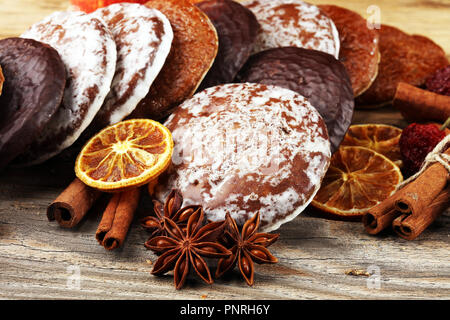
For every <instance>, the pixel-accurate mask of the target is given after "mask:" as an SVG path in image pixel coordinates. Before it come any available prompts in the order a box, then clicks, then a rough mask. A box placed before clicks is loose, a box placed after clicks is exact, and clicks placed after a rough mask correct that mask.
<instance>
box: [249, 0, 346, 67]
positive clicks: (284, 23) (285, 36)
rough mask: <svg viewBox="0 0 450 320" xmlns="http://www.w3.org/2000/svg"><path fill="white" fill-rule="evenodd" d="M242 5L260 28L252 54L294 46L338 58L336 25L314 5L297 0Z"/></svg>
mask: <svg viewBox="0 0 450 320" xmlns="http://www.w3.org/2000/svg"><path fill="white" fill-rule="evenodd" d="M243 4H244V5H245V6H246V7H248V8H249V9H250V10H252V12H253V13H254V14H255V16H256V17H257V19H258V21H259V23H260V24H261V27H262V32H261V33H260V34H259V36H258V39H257V43H256V45H255V48H254V50H253V53H257V52H260V51H263V50H266V49H270V48H278V47H289V46H294V47H300V48H306V49H314V50H318V51H323V52H326V53H329V54H331V55H333V56H334V57H335V58H336V59H337V58H338V57H339V47H340V40H339V34H338V31H337V28H336V26H335V25H334V23H333V21H332V20H331V19H330V18H328V17H327V16H326V15H325V14H323V13H322V12H321V11H320V9H319V8H318V7H317V6H314V5H312V4H309V3H306V2H303V1H301V0H249V1H246V2H245V3H243Z"/></svg>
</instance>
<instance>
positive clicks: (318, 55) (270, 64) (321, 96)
mask: <svg viewBox="0 0 450 320" xmlns="http://www.w3.org/2000/svg"><path fill="white" fill-rule="evenodd" d="M236 80H237V81H239V82H254V83H264V84H267V85H275V86H280V87H283V88H287V89H291V90H293V91H295V92H298V93H299V94H301V95H303V96H304V97H305V98H307V99H308V101H309V102H310V103H311V104H312V105H313V106H314V107H315V108H316V109H317V111H319V113H320V114H321V115H322V117H323V118H324V120H325V123H326V125H327V128H328V135H329V136H330V142H331V152H332V153H334V152H335V151H336V150H337V149H338V148H339V144H340V143H341V141H342V139H343V138H344V136H345V133H346V132H347V129H348V127H349V126H350V123H351V122H352V117H353V109H354V105H355V104H354V99H353V91H352V85H351V82H350V78H349V76H348V74H347V71H346V70H345V67H344V65H343V64H342V63H341V62H339V61H338V60H336V59H335V58H334V57H333V56H331V55H329V54H327V53H324V52H321V51H316V50H309V49H302V48H296V47H285V48H275V49H269V50H265V51H262V52H259V53H257V54H255V55H253V56H251V57H250V59H249V60H248V61H247V63H246V64H245V66H244V67H243V68H242V70H241V71H240V72H239V74H238V76H237V77H236Z"/></svg>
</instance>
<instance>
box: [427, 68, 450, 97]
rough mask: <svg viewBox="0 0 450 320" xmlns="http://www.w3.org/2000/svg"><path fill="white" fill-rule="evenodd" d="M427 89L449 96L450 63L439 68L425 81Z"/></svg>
mask: <svg viewBox="0 0 450 320" xmlns="http://www.w3.org/2000/svg"><path fill="white" fill-rule="evenodd" d="M425 86H426V88H427V90H429V91H432V92H434V93H438V94H442V95H446V96H450V65H448V66H446V67H444V68H442V69H439V70H438V71H436V73H435V74H434V75H433V76H431V77H430V78H428V80H427V82H426V83H425Z"/></svg>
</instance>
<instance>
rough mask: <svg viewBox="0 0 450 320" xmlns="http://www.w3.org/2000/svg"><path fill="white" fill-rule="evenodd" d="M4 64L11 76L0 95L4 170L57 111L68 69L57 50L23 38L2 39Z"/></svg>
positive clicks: (0, 148)
mask: <svg viewBox="0 0 450 320" xmlns="http://www.w3.org/2000/svg"><path fill="white" fill-rule="evenodd" d="M0 64H1V65H2V67H3V72H4V75H5V77H6V79H7V82H6V83H5V86H4V88H3V89H4V90H3V94H2V95H1V96H0V110H1V112H2V116H1V117H0V169H2V168H4V167H5V166H6V165H7V164H8V163H9V162H11V161H12V160H13V159H14V158H15V157H16V156H18V155H19V154H21V153H22V152H24V151H25V150H26V149H27V148H28V146H29V145H30V144H31V143H32V142H33V140H34V139H35V138H36V136H39V134H40V133H41V132H42V130H43V129H44V127H45V126H46V125H47V124H48V123H49V121H50V118H51V117H52V116H53V115H54V114H55V112H57V110H58V107H59V106H60V104H61V100H62V97H63V92H64V88H65V86H66V70H65V67H64V63H63V62H62V60H61V58H60V56H59V54H58V52H56V50H55V49H53V48H51V47H50V46H48V45H46V44H43V43H41V42H38V41H35V40H31V39H21V38H9V39H3V40H0ZM0 78H1V79H0V87H1V83H2V82H3V81H1V80H2V79H3V76H2V77H0Z"/></svg>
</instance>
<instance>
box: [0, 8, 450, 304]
mask: <svg viewBox="0 0 450 320" xmlns="http://www.w3.org/2000/svg"><path fill="white" fill-rule="evenodd" d="M311 2H314V3H331V2H332V3H335V4H342V5H343V6H347V7H349V8H353V9H354V10H356V11H358V12H360V13H361V14H364V13H365V12H366V11H365V10H366V8H367V6H368V5H372V4H376V5H379V6H380V8H381V10H382V21H383V22H384V23H390V24H392V25H396V26H398V27H401V28H402V29H404V30H407V31H409V32H412V33H422V34H425V35H427V36H429V37H431V38H433V40H435V41H436V42H438V43H439V44H440V45H441V46H442V47H444V48H445V49H446V51H447V52H450V37H449V35H450V34H449V32H450V28H449V23H448V17H449V14H450V8H449V5H450V4H449V2H448V1H446V0H441V1H406V0H403V1H387V0H383V1H376V0H367V1H357V0H352V1H348V0H341V1H332V0H329V1H311ZM65 8H67V1H58V0H40V1H35V0H0V17H1V18H0V38H3V37H7V36H14V35H18V34H20V33H21V32H22V31H23V30H25V29H26V28H27V26H28V25H30V24H31V23H33V22H35V21H37V20H39V19H41V18H42V17H44V16H45V15H47V14H49V13H51V12H53V11H55V10H62V9H65ZM354 122H355V123H368V122H377V123H388V124H393V125H398V126H401V127H402V126H404V125H405V122H403V120H402V119H401V117H400V115H399V114H398V113H397V112H396V111H394V110H392V109H391V108H389V107H387V108H383V109H380V110H377V111H358V112H357V113H356V114H355V118H354ZM72 178H73V170H72V164H71V163H70V162H62V161H59V162H58V161H53V162H50V163H47V164H45V165H41V166H38V167H34V168H28V169H9V170H7V171H6V172H3V173H1V174H0V298H3V299H5V298H6V299H11V298H12V299H22V298H25V299H39V298H44V299H46V298H50V299H61V298H63V299H64V298H74V299H86V298H88V299H255V298H256V299H410V298H413V299H417V298H419V299H420V298H432V299H448V298H450V259H449V249H450V213H449V212H447V213H446V214H445V215H443V216H442V217H440V218H439V219H438V221H436V222H435V223H434V224H433V225H432V226H431V227H430V228H429V229H428V230H426V231H425V232H424V233H423V234H422V235H421V236H420V238H419V239H417V240H416V241H411V242H408V241H405V240H402V239H400V238H398V237H396V236H395V235H394V234H393V233H391V232H386V233H384V234H383V235H381V236H377V237H373V236H369V235H367V234H366V233H365V232H364V230H363V228H362V225H361V224H360V223H355V222H340V221H331V220H325V219H320V218H317V217H314V216H313V215H312V214H310V213H308V212H306V213H304V214H302V215H301V216H299V217H297V218H296V219H295V220H294V221H292V222H290V223H288V224H285V225H283V226H282V228H281V229H280V230H279V232H280V233H281V238H280V240H279V241H278V242H277V243H275V244H274V245H273V246H272V252H273V253H274V254H275V255H276V256H277V257H279V259H280V262H279V263H278V264H277V265H273V266H266V265H262V266H257V269H256V277H255V280H256V283H255V286H254V287H253V288H250V287H247V285H245V283H244V282H243V281H241V279H240V277H239V275H238V274H232V275H230V276H228V277H227V278H226V279H224V280H221V279H219V280H217V281H216V282H215V283H214V284H213V285H212V286H209V285H205V284H203V283H201V282H200V281H198V280H189V281H188V283H187V285H186V287H185V288H184V289H183V290H181V291H175V290H174V288H173V283H172V278H171V277H170V275H167V276H164V277H154V276H152V275H150V270H151V267H152V266H151V261H153V262H154V261H155V256H154V255H153V254H152V253H150V252H149V251H147V250H145V248H144V247H143V243H144V241H145V240H146V238H147V234H146V232H145V231H144V230H142V229H141V227H140V226H139V225H138V223H137V220H138V219H139V218H140V217H142V216H144V215H146V213H147V212H146V208H147V205H146V204H147V203H148V201H146V200H148V199H144V201H143V205H142V206H141V209H140V210H139V212H138V214H137V216H136V219H135V221H134V223H133V225H132V228H131V230H130V232H129V235H128V237H127V239H126V242H125V245H124V247H123V248H121V249H119V250H117V251H114V252H106V251H105V250H104V249H103V248H102V247H100V246H99V245H98V244H97V242H96V240H95V237H94V234H95V230H96V227H97V224H98V222H99V220H100V216H99V213H98V210H97V211H95V210H93V211H92V212H91V213H90V214H89V215H88V217H87V219H86V220H85V221H83V222H82V223H81V224H80V225H79V226H78V227H77V228H76V229H74V230H65V229H61V228H59V227H58V226H57V225H56V224H54V223H51V222H48V221H47V219H46V216H45V211H46V207H47V205H48V204H49V203H50V202H51V201H52V200H53V199H54V198H55V197H56V196H57V195H58V194H59V193H60V192H61V191H62V190H63V188H64V187H65V186H66V185H67V184H68V183H69V182H70V181H71V179H72ZM78 268H79V269H78ZM73 269H78V270H79V271H80V286H79V288H78V287H73V286H71V284H72V282H71V280H70V279H71V277H70V276H71V275H73V272H72V271H71V270H73ZM350 269H357V270H362V271H369V272H370V273H373V272H375V275H373V276H371V277H366V276H351V275H347V274H346V272H347V271H348V270H350ZM378 271H379V277H377V276H376V274H377V272H378ZM377 279H379V282H378V283H379V286H377V281H376V280H377Z"/></svg>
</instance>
